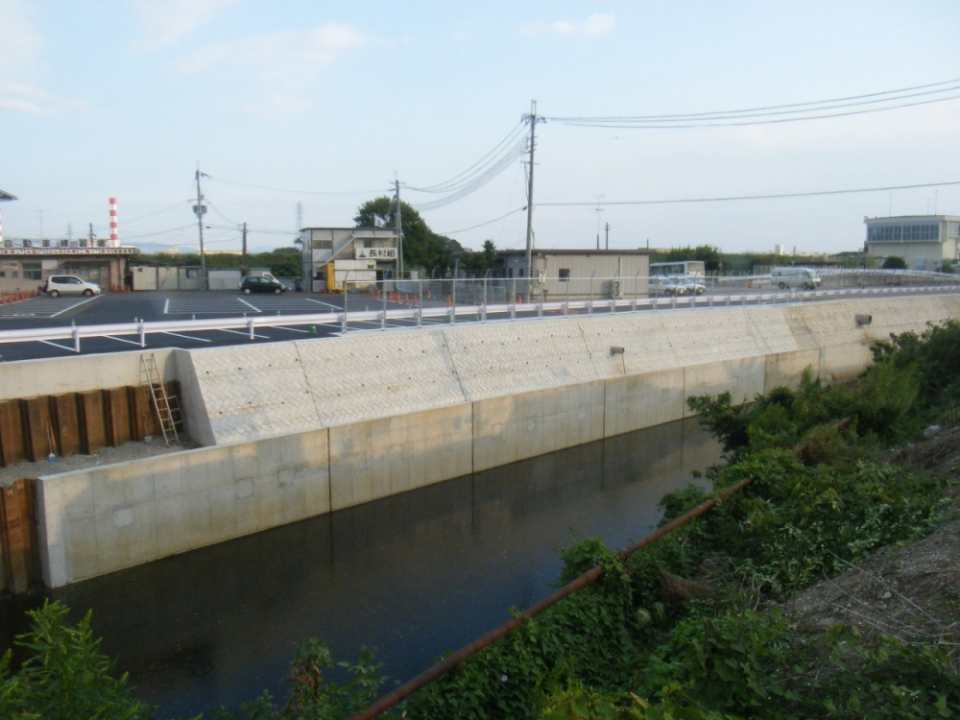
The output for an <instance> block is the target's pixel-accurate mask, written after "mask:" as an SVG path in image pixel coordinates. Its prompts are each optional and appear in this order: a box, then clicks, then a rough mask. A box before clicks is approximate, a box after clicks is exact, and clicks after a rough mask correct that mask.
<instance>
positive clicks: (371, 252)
mask: <svg viewBox="0 0 960 720" xmlns="http://www.w3.org/2000/svg"><path fill="white" fill-rule="evenodd" d="M356 251H357V253H356V257H357V259H358V260H361V259H366V258H371V259H374V260H396V259H397V249H396V248H378V247H373V248H366V247H358V248H356Z"/></svg>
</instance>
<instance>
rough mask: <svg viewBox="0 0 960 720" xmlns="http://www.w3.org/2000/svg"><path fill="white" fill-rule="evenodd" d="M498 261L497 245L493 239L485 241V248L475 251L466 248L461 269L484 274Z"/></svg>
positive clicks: (470, 272)
mask: <svg viewBox="0 0 960 720" xmlns="http://www.w3.org/2000/svg"><path fill="white" fill-rule="evenodd" d="M496 262H497V246H496V245H494V244H493V240H484V241H483V250H480V251H479V252H474V251H473V250H464V252H463V256H462V257H461V258H460V269H461V270H463V271H464V272H466V273H469V274H472V275H477V276H482V275H485V274H486V272H487V270H491V269H493V266H494V265H496Z"/></svg>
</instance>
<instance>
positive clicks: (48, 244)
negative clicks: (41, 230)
mask: <svg viewBox="0 0 960 720" xmlns="http://www.w3.org/2000/svg"><path fill="white" fill-rule="evenodd" d="M40 244H41V245H43V247H50V241H49V240H47V239H46V238H44V239H43V240H41V241H40Z"/></svg>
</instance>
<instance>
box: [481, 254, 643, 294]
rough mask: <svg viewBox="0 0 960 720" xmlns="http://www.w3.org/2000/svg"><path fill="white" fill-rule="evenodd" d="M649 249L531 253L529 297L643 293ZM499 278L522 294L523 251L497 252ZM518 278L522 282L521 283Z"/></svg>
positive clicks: (524, 260) (523, 286) (523, 282)
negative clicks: (510, 282) (513, 283)
mask: <svg viewBox="0 0 960 720" xmlns="http://www.w3.org/2000/svg"><path fill="white" fill-rule="evenodd" d="M650 253H651V251H650V250H544V249H540V248H537V249H535V250H534V251H533V255H532V258H531V260H532V263H533V268H532V276H533V277H532V282H531V287H530V295H531V297H530V300H539V299H541V298H542V297H544V296H546V297H547V299H551V298H552V299H555V300H562V299H563V298H564V297H567V296H569V297H596V298H598V299H599V298H601V297H605V298H611V297H630V296H632V295H634V294H637V295H645V294H646V292H647V276H648V275H650ZM497 267H498V270H500V271H501V274H502V275H503V277H505V278H507V279H508V280H510V279H515V280H516V281H517V293H519V294H521V295H524V296H525V295H526V284H527V282H526V280H527V278H526V267H527V254H526V251H525V250H504V251H501V252H499V253H497ZM521 281H522V282H521Z"/></svg>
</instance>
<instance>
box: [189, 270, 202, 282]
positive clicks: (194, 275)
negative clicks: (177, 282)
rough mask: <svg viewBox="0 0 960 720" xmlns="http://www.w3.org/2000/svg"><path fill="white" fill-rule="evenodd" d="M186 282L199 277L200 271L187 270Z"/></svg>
mask: <svg viewBox="0 0 960 720" xmlns="http://www.w3.org/2000/svg"><path fill="white" fill-rule="evenodd" d="M186 275H187V280H193V279H195V278H198V277H200V270H199V269H198V268H187V273H186Z"/></svg>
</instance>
